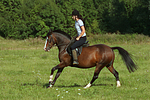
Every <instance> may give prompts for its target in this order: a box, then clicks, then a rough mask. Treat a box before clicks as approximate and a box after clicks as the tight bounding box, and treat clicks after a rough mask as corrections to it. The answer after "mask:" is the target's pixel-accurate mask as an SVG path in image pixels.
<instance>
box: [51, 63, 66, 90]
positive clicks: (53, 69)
mask: <svg viewBox="0 0 150 100" xmlns="http://www.w3.org/2000/svg"><path fill="white" fill-rule="evenodd" d="M61 65H62V64H59V65H57V66H55V67H53V68H52V70H51V75H50V79H49V86H48V88H49V87H52V86H53V85H54V84H55V82H56V80H57V78H58V77H59V76H60V74H61V72H62V71H63V69H64V67H62V66H61ZM57 69H58V71H57V73H56V76H55V79H54V81H53V73H54V71H55V70H57Z"/></svg>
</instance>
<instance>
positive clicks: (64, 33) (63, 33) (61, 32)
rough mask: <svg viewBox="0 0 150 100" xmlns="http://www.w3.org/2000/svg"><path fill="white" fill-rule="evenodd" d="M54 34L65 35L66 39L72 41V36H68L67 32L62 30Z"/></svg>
mask: <svg viewBox="0 0 150 100" xmlns="http://www.w3.org/2000/svg"><path fill="white" fill-rule="evenodd" d="M54 32H56V33H58V34H62V35H65V36H66V37H68V38H69V39H70V40H71V36H70V35H69V34H67V33H66V32H64V31H61V30H55V31H54Z"/></svg>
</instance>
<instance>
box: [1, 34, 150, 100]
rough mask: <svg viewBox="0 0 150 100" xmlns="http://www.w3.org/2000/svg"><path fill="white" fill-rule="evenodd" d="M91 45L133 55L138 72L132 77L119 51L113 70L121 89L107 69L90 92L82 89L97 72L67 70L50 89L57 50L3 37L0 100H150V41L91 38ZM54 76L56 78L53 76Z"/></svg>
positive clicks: (135, 37) (142, 38)
mask: <svg viewBox="0 0 150 100" xmlns="http://www.w3.org/2000/svg"><path fill="white" fill-rule="evenodd" d="M88 39H89V40H90V45H92V44H98V43H104V44H106V45H109V46H120V47H122V48H124V49H125V50H127V51H128V52H129V53H131V54H132V55H133V58H134V60H135V61H136V63H137V65H138V70H136V71H135V72H134V73H129V72H128V70H127V68H126V66H125V64H124V63H123V61H122V59H121V56H120V55H119V53H118V51H117V50H115V55H116V58H115V62H114V67H115V69H116V70H117V71H118V72H119V76H120V82H121V85H122V86H121V87H120V88H117V87H116V80H115V77H114V76H113V75H112V74H111V73H110V72H109V71H108V69H107V68H104V69H103V70H102V71H101V73H100V75H99V78H98V79H97V80H96V81H95V82H94V84H93V85H92V87H91V88H88V89H83V87H84V86H85V85H87V84H88V83H89V82H90V81H91V79H92V77H93V74H94V69H95V68H91V69H78V68H71V67H67V68H65V69H64V71H63V72H62V74H61V76H60V77H59V78H58V80H57V81H56V84H55V85H54V87H53V88H51V89H47V88H46V86H47V85H48V80H49V75H50V70H51V68H52V67H54V66H56V65H57V64H59V60H58V49H57V48H56V47H53V48H52V49H51V50H50V52H45V51H44V50H43V46H44V42H45V41H44V40H41V39H40V38H35V39H27V40H6V39H3V38H1V37H0V42H1V44H0V88H1V91H0V99H1V100H150V38H149V37H147V36H143V35H115V34H113V35H109V34H106V35H101V36H99V37H98V36H95V37H94V36H93V37H88ZM55 73H56V72H55ZM54 75H55V74H54Z"/></svg>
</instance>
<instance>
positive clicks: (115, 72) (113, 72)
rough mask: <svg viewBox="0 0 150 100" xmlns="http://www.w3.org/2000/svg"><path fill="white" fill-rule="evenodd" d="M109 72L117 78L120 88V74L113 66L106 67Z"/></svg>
mask: <svg viewBox="0 0 150 100" xmlns="http://www.w3.org/2000/svg"><path fill="white" fill-rule="evenodd" d="M106 67H107V68H108V70H109V71H110V72H111V73H112V74H113V75H114V76H115V78H116V81H117V87H120V86H121V84H120V81H119V73H118V72H117V71H116V70H115V69H114V67H113V64H112V65H111V66H106Z"/></svg>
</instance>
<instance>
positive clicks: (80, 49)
mask: <svg viewBox="0 0 150 100" xmlns="http://www.w3.org/2000/svg"><path fill="white" fill-rule="evenodd" d="M74 42H75V41H74V40H72V41H71V42H70V44H69V45H68V47H67V50H66V51H67V52H68V54H69V55H70V56H72V51H71V48H70V47H71V45H72V44H73V43H74ZM88 42H89V41H85V43H84V44H83V45H81V46H80V47H77V48H76V49H75V50H76V52H77V55H78V56H79V55H80V54H81V52H82V48H83V47H88V46H89V43H88Z"/></svg>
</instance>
